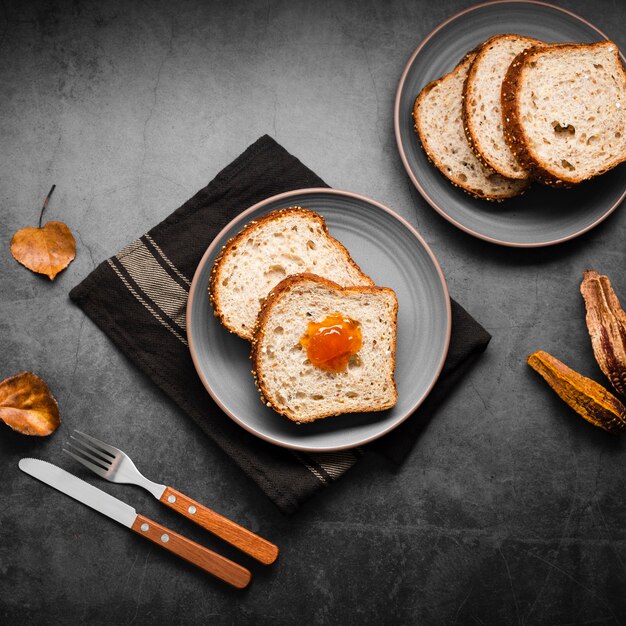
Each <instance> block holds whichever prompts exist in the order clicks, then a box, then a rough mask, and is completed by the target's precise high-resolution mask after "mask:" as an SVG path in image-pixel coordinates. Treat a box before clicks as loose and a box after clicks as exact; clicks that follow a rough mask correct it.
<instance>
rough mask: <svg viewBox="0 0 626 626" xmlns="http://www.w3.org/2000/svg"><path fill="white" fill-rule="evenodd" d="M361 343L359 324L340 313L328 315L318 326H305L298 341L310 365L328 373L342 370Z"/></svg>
mask: <svg viewBox="0 0 626 626" xmlns="http://www.w3.org/2000/svg"><path fill="white" fill-rule="evenodd" d="M362 343H363V337H362V335H361V329H360V328H359V323H358V322H356V321H354V320H353V319H350V318H349V317H346V316H345V315H341V314H340V313H331V314H330V315H329V316H328V317H326V319H324V320H322V321H321V322H309V325H308V326H307V329H306V333H304V335H303V336H302V338H301V339H300V345H301V346H302V347H303V348H306V354H307V357H308V358H309V361H311V364H312V365H315V366H316V367H319V368H321V369H323V370H327V371H329V372H342V371H343V370H345V369H346V367H347V366H348V361H350V357H351V356H352V355H354V354H356V353H357V352H358V351H359V350H360V349H361V345H362Z"/></svg>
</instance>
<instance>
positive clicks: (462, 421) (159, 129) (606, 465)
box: [0, 0, 626, 625]
mask: <svg viewBox="0 0 626 626" xmlns="http://www.w3.org/2000/svg"><path fill="white" fill-rule="evenodd" d="M559 4H560V5H562V6H564V7H567V8H570V9H572V10H574V11H577V12H579V13H581V14H582V15H584V16H585V17H587V18H589V19H591V20H592V21H594V22H595V23H596V24H597V25H598V26H599V27H600V28H601V29H603V30H605V31H606V32H607V33H609V34H610V35H611V36H612V37H613V38H614V39H615V41H616V42H617V43H618V44H619V45H620V46H621V47H622V49H625V48H626V32H625V31H624V24H625V23H626V3H623V2H617V1H613V2H609V1H599V0H598V1H596V2H593V3H591V2H585V1H583V0H567V1H564V2H559ZM467 5H469V2H464V1H461V0H445V1H440V2H425V1H419V0H414V1H405V2H400V1H393V2H373V1H372V0H365V1H363V2H358V3H357V2H354V3H350V2H339V1H334V2H332V1H328V2H319V3H318V2H306V1H304V0H301V1H300V0H298V1H296V2H287V1H276V0H270V1H269V2H265V3H260V2H259V3H243V2H241V3H230V2H228V3H227V2H224V3H218V2H213V3H211V2H199V1H183V2H176V3H173V2H166V1H161V2H133V3H131V2H123V1H121V0H116V1H111V2H95V1H94V2H73V3H69V2H39V3H29V2H18V1H11V0H3V1H2V2H1V3H0V86H1V87H0V146H1V150H0V180H1V181H2V184H1V186H0V202H1V210H0V226H1V228H0V268H1V271H0V355H1V357H2V358H1V360H0V378H4V377H5V376H8V375H11V374H13V373H15V372H17V371H19V370H23V369H27V370H34V371H35V372H37V373H38V374H39V375H40V376H42V377H43V378H44V379H45V380H46V381H47V382H48V384H49V385H50V387H51V388H52V389H53V391H54V393H55V395H56V397H57V399H58V401H59V404H60V406H61V410H62V415H63V425H62V428H61V429H60V431H58V433H57V434H55V435H54V436H52V437H51V438H49V439H47V440H33V439H28V438H24V437H21V436H19V435H16V434H14V433H13V432H11V431H10V430H9V429H8V428H5V427H2V428H0V494H1V500H0V621H3V623H6V624H21V623H24V624H27V623H28V624H44V623H45V624H77V623H87V624H148V623H158V624H165V623H206V624H230V623H241V624H248V623H249V624H263V623H273V624H290V623H302V624H308V623H316V624H323V623H345V624H362V623H410V624H414V623H415V624H417V623H419V624H455V623H458V624H562V625H565V624H617V623H620V622H624V621H626V569H625V566H624V563H625V562H626V508H625V506H624V493H625V487H626V484H625V478H624V476H625V472H624V464H625V461H626V450H625V444H624V441H622V440H620V439H618V438H612V437H610V436H608V435H606V434H605V433H604V432H602V431H600V430H598V429H594V428H593V427H591V426H588V425H587V424H586V423H584V422H583V421H582V420H581V419H580V418H578V417H577V416H576V415H575V414H573V413H572V412H571V411H569V410H568V409H567V408H566V407H565V406H564V405H562V404H561V403H560V401H559V400H558V399H557V398H556V397H553V396H552V395H551V393H550V392H549V390H548V389H547V388H546V387H544V385H543V384H542V383H541V381H540V380H539V379H538V378H537V377H536V376H535V375H534V374H533V373H532V372H531V371H530V370H529V369H528V367H527V366H526V365H525V356H526V355H527V354H528V353H530V352H531V351H533V350H535V349H537V348H545V349H547V350H549V351H551V352H553V353H555V354H556V355H558V356H560V357H561V358H562V359H563V360H564V361H566V362H568V363H570V364H571V365H572V366H574V367H576V368H577V369H579V370H581V371H582V372H583V373H585V374H587V375H591V376H593V377H595V378H596V379H597V380H602V375H601V373H600V371H599V369H598V367H597V366H596V365H595V362H594V360H593V356H592V353H591V349H590V345H589V341H588V338H587V335H586V330H585V326H584V323H583V315H584V312H583V305H582V302H581V298H580V296H579V293H578V284H579V282H580V278H581V275H582V271H583V269H585V268H586V267H594V268H597V269H598V270H600V271H602V272H606V273H608V274H609V275H610V276H611V277H612V278H613V280H614V283H615V287H616V289H617V291H618V293H620V294H621V295H622V298H623V300H626V277H625V275H624V273H623V267H624V250H625V235H626V208H624V207H622V208H621V209H619V210H618V211H617V212H616V213H615V214H614V215H613V216H612V217H611V218H610V219H609V220H608V221H607V222H606V223H604V224H602V225H601V226H600V227H598V228H596V229H595V230H593V231H592V232H590V233H588V234H587V235H585V236H583V237H581V238H580V239H578V240H575V241H572V242H570V243H567V244H565V245H561V246H558V247H556V248H553V249H545V250H536V251H516V250H511V249H505V248H500V247H496V246H493V245H490V244H487V243H484V242H481V241H478V240H476V239H473V238H471V237H469V236H467V235H465V234H463V233H461V232H460V231H458V230H456V229H455V228H454V227H453V226H451V225H449V224H448V223H447V222H445V221H444V220H443V219H442V218H441V217H439V216H438V215H437V214H435V213H434V212H433V211H432V210H431V209H430V208H429V207H428V205H427V204H426V203H425V202H424V201H423V200H422V199H421V198H420V197H419V195H418V194H417V192H416V191H415V190H414V189H413V188H412V187H411V184H410V182H409V179H408V177H407V176H406V174H405V172H404V170H403V168H402V165H401V163H400V159H399V157H398V154H397V151H396V146H395V140H394V136H393V128H392V103H393V98H394V94H395V88H396V85H397V81H398V79H399V76H400V73H401V71H402V69H403V67H404V64H405V62H406V60H407V58H408V56H409V54H410V53H411V51H412V50H413V49H414V48H415V47H416V45H417V44H418V43H419V41H420V40H421V39H422V38H423V37H424V36H425V35H426V34H427V33H428V32H429V31H430V30H431V29H432V28H433V27H434V26H435V25H436V24H438V23H439V22H440V21H442V20H443V19H445V18H446V17H448V16H449V15H451V14H452V13H454V12H455V11H457V10H458V9H460V8H461V7H463V6H467ZM264 133H269V134H271V135H272V136H274V137H275V138H276V139H277V140H278V141H279V142H280V143H281V144H282V145H284V146H285V147H286V148H287V149H288V150H289V151H291V152H292V153H293V154H295V155H296V156H298V157H299V158H300V159H301V160H302V161H303V162H304V163H305V164H307V165H308V166H309V167H311V168H312V169H313V170H314V171H315V172H317V173H318V174H319V175H320V176H321V177H322V178H323V179H324V180H326V181H327V182H328V183H329V184H331V185H334V186H336V187H338V188H344V189H350V190H353V191H356V192H359V193H362V194H365V195H369V196H372V197H373V198H376V199H377V200H379V201H381V202H383V203H385V204H387V205H389V206H390V207H393V208H394V209H395V210H397V211H398V212H399V213H401V214H402V215H403V216H405V217H406V218H407V219H408V220H409V221H410V222H411V223H412V224H414V225H415V226H416V227H417V228H418V229H419V230H420V231H421V233H422V234H423V235H424V237H425V238H426V240H427V241H428V242H429V243H430V245H431V246H432V248H433V250H434V252H435V254H436V255H437V256H438V258H439V261H440V262H441V265H442V268H443V271H444V273H445V275H446V278H447V280H448V284H449V287H450V292H451V294H452V295H453V296H454V297H455V298H456V299H457V300H458V301H459V302H461V303H462V304H463V305H464V306H465V307H466V308H467V309H468V310H469V311H470V312H471V313H472V314H473V315H474V316H475V317H476V318H477V319H479V320H480V321H481V322H482V323H483V324H484V325H485V327H486V328H487V329H488V330H489V331H490V332H491V333H492V334H493V340H492V343H491V345H490V347H489V350H488V352H487V353H486V354H485V356H484V358H483V359H482V360H481V361H480V363H479V364H478V366H477V367H475V368H474V370H473V371H472V372H471V374H470V375H469V376H468V378H467V379H466V380H465V382H464V384H463V385H462V387H461V388H460V389H458V391H457V393H456V394H455V395H454V396H453V397H451V398H450V399H449V401H448V402H447V404H446V405H445V407H444V408H443V410H442V411H441V412H440V414H439V415H438V417H437V419H435V420H434V421H433V422H432V423H431V424H430V426H429V428H428V429H427V431H426V432H425V433H424V435H423V436H422V438H421V439H420V441H419V443H418V444H417V447H416V449H415V450H414V452H413V454H412V455H411V457H410V459H409V460H408V462H407V463H406V465H404V466H403V467H402V468H401V469H400V470H399V471H397V472H393V471H392V470H391V468H390V467H388V465H387V464H386V463H385V462H384V461H383V460H381V459H380V458H378V457H376V456H374V455H372V456H370V457H368V458H366V459H364V460H363V461H362V462H361V463H360V464H359V465H358V467H356V468H355V469H353V470H352V471H351V472H350V474H349V475H347V476H346V477H345V478H344V479H342V480H341V481H340V482H339V483H337V484H335V485H334V486H333V487H332V488H330V489H328V490H327V491H326V492H324V493H323V494H321V495H320V496H319V497H317V498H316V499H315V500H314V501H311V502H310V503H309V504H307V505H306V506H305V507H304V508H303V509H302V510H301V511H300V512H299V513H298V514H296V515H295V516H293V517H292V518H285V517H283V516H282V515H281V514H280V513H279V512H278V511H277V510H276V509H275V508H274V507H273V505H272V504H271V503H270V502H269V500H267V499H266V497H265V496H264V495H263V494H262V493H261V492H260V491H259V490H258V489H257V487H256V486H255V485H254V484H252V483H251V482H250V481H249V480H248V479H247V478H245V477H244V476H243V475H242V474H241V473H240V472H239V471H238V470H237V469H236V467H235V466H234V464H233V463H232V462H230V461H229V460H228V459H227V458H226V457H225V456H224V455H223V454H222V453H221V452H220V451H219V450H217V449H216V448H215V446H213V445H212V444H211V443H210V442H209V441H208V440H207V439H206V438H205V437H204V436H203V435H202V433H201V432H200V431H199V429H198V428H197V427H196V426H195V425H194V424H193V423H192V422H191V420H189V419H188V418H187V417H186V416H185V415H184V414H183V413H182V412H181V411H180V410H179V409H178V408H177V407H176V406H175V405H173V404H172V403H171V402H169V401H168V400H166V399H165V398H164V397H163V396H162V395H161V394H160V393H159V392H158V391H157V390H156V389H155V388H153V387H152V385H151V384H149V383H148V382H147V381H146V380H145V379H144V378H143V376H142V375H141V374H140V373H139V372H138V371H136V370H135V369H134V368H133V366H132V365H131V364H130V363H129V362H127V361H126V360H125V359H124V358H122V357H121V355H120V354H119V353H118V352H117V351H116V349H115V348H114V347H113V345H112V344H111V343H110V341H109V340H108V339H107V338H106V337H105V336H104V335H103V334H102V333H101V332H100V331H99V330H97V329H96V327H95V326H94V325H93V324H92V323H91V322H90V321H89V320H87V319H86V318H85V317H84V316H83V314H82V313H81V312H80V311H79V310H78V309H77V308H76V307H74V306H73V305H72V304H71V303H70V301H69V299H68V295H67V294H68V291H69V289H70V288H71V287H72V286H74V285H75V284H77V283H78V282H79V281H80V280H81V279H82V278H83V277H84V276H86V275H87V273H88V272H89V271H90V270H91V269H92V268H93V267H94V265H95V264H97V263H99V262H100V261H102V260H103V259H105V258H106V257H108V256H110V255H111V254H113V253H114V252H116V251H117V250H118V249H119V248H120V247H122V246H123V245H125V244H126V243H127V242H128V241H130V240H131V239H133V238H135V237H137V236H139V235H141V234H142V233H143V232H145V231H146V230H147V229H148V228H150V227H151V226H152V225H153V224H155V223H156V222H158V221H159V220H161V219H162V218H164V217H165V216H167V215H168V214H169V213H170V212H171V211H172V210H174V209H175V208H176V207H178V206H179V205H180V204H181V203H182V202H183V201H185V200H187V199H188V198H189V197H190V196H191V195H192V194H193V193H194V192H195V191H196V190H197V189H199V188H200V187H202V186H204V185H205V184H206V182H207V181H208V180H210V179H211V178H212V177H213V176H214V175H215V174H216V173H217V171H218V170H219V169H221V167H223V166H224V165H225V164H227V163H228V162H230V161H231V160H232V159H233V158H234V157H235V156H236V155H238V154H239V153H240V152H241V151H242V150H243V149H244V148H245V147H246V146H248V145H249V144H250V143H251V142H253V141H254V140H255V139H257V137H259V136H260V135H262V134H264ZM52 183H56V185H57V190H56V194H55V196H54V199H53V202H52V203H51V205H50V208H49V212H48V215H47V218H48V220H53V219H60V220H63V221H65V222H66V223H67V224H68V225H69V226H70V227H71V229H72V230H73V231H74V233H75V235H76V238H77V246H78V252H77V257H76V260H75V261H74V262H73V263H72V265H71V266H70V267H69V269H68V270H67V271H65V272H64V273H63V274H62V275H60V276H59V278H58V279H57V280H56V281H55V282H54V283H50V282H49V281H48V280H47V279H45V278H44V279H42V278H40V277H38V276H35V275H33V274H31V273H30V272H28V271H27V270H25V269H24V268H23V267H22V266H20V265H18V264H17V263H15V262H14V261H13V260H12V259H11V257H10V253H9V243H10V239H11V236H12V234H13V232H14V231H16V230H17V229H19V228H21V227H23V226H25V225H28V224H35V223H36V220H37V216H38V209H39V206H40V202H41V200H42V198H43V196H44V195H45V193H46V192H47V191H48V188H49V187H50V185H51V184H52ZM103 422H106V424H107V425H108V427H111V425H113V426H114V427H115V429H116V430H117V431H118V432H119V441H120V442H124V446H123V447H124V448H125V449H127V450H128V451H129V452H132V454H133V457H134V458H135V459H136V461H137V463H138V465H139V466H140V467H141V468H142V469H144V471H145V472H146V473H147V474H150V475H152V476H155V477H157V476H160V477H162V478H163V479H165V480H169V481H170V482H172V483H174V484H176V485H178V486H180V487H181V488H185V489H187V490H188V491H189V493H190V494H192V495H194V496H196V497H197V498H198V499H200V500H203V501H205V502H207V503H211V504H213V505H214V506H215V507H216V508H217V509H218V510H220V511H222V512H223V513H224V514H225V515H227V516H229V517H232V518H234V519H236V520H238V521H240V522H242V523H244V524H247V525H248V526H249V527H251V528H252V529H254V530H257V531H261V532H262V533H264V534H266V535H267V536H268V537H270V538H271V539H273V540H275V541H276V542H277V543H278V544H279V545H280V546H281V548H282V556H281V558H280V561H279V562H278V563H277V564H276V566H274V567H272V568H269V569H265V570H264V569H262V568H260V567H255V566H254V565H252V564H251V562H249V561H245V560H244V559H242V561H243V562H244V563H246V564H248V565H252V567H253V569H254V574H255V580H254V583H253V585H252V586H251V588H249V589H248V590H247V591H245V592H244V593H239V592H235V591H231V590H229V589H227V588H225V587H224V586H222V585H220V584H218V583H216V582H214V581H212V580H211V579H209V578H208V577H207V576H205V575H203V574H202V573H201V572H199V571H196V570H194V569H193V568H191V567H188V566H187V565H185V564H183V563H181V562H179V561H178V560H176V559H175V558H170V557H169V556H168V555H167V554H163V553H161V551H159V550H157V549H156V548H152V547H151V546H149V545H147V544H145V543H144V542H142V541H140V540H138V539H137V538H135V537H134V536H131V534H130V533H125V532H124V531H123V529H121V528H119V527H118V526H116V525H115V524H114V523H112V522H110V521H109V520H107V519H105V518H103V517H100V516H98V515H96V514H95V513H92V512H90V511H88V510H87V509H84V508H82V507H80V506H79V505H77V504H74V503H72V502H71V501H69V500H67V499H66V498H64V497H63V496H61V495H60V494H57V493H56V492H54V491H52V490H50V489H47V488H45V487H44V486H42V485H39V484H37V483H34V482H33V481H32V480H31V479H30V478H28V477H27V476H25V475H23V474H21V473H20V472H19V471H18V469H17V461H18V459H19V458H20V457H22V456H28V455H32V456H38V457H42V458H45V459H49V460H54V461H58V462H59V463H60V464H64V465H65V466H66V467H69V465H70V464H69V463H67V462H66V461H65V460H64V459H63V458H62V457H61V447H62V444H63V442H64V440H65V439H66V437H67V436H68V434H69V432H70V431H71V429H73V428H74V427H82V428H83V429H85V430H86V431H92V432H97V431H98V429H99V428H100V426H101V425H102V423H103ZM105 488H106V489H107V491H109V492H110V493H112V494H114V495H119V496H121V497H124V498H125V499H127V500H129V501H132V503H133V504H134V505H135V506H136V507H137V508H138V509H140V510H142V511H143V512H144V513H145V514H147V515H148V516H156V517H157V518H158V519H160V520H161V521H163V522H164V523H167V524H170V525H171V526H172V527H174V528H175V529H178V530H182V531H184V532H185V533H186V534H188V535H189V536H191V537H193V538H196V539H197V540H200V541H202V542H203V543H206V544H208V545H213V546H216V547H218V548H219V549H220V550H221V551H223V552H225V553H227V554H230V555H231V556H232V555H233V552H229V551H228V550H226V549H225V548H223V546H221V545H219V544H217V542H212V541H211V539H210V538H209V537H208V535H207V534H205V533H203V532H201V531H199V530H196V529H195V528H192V527H191V525H190V524H187V523H185V522H184V521H183V520H179V519H178V518H177V517H176V516H175V515H174V514H171V515H170V514H168V513H169V512H168V511H163V510H162V508H160V507H159V505H158V503H156V502H155V501H153V500H151V498H150V496H149V495H148V494H147V493H143V492H141V491H139V490H133V489H130V488H128V487H123V486H118V485H110V486H109V485H106V486H105Z"/></svg>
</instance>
